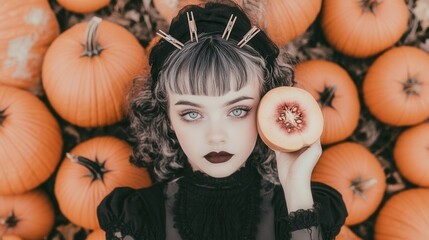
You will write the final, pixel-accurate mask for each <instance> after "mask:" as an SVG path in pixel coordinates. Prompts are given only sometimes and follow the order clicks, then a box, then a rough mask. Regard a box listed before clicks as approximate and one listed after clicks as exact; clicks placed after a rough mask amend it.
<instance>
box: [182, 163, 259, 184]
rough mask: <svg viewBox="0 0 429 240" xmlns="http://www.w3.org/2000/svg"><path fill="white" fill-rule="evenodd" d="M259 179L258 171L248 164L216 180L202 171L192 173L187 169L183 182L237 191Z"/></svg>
mask: <svg viewBox="0 0 429 240" xmlns="http://www.w3.org/2000/svg"><path fill="white" fill-rule="evenodd" d="M258 178H259V174H258V173H257V171H256V169H255V168H254V167H252V166H250V164H246V165H245V166H244V167H242V168H240V169H239V170H238V171H236V172H235V173H233V174H231V175H230V176H227V177H223V178H214V177H211V176H209V175H207V174H205V173H203V172H200V171H195V172H194V171H192V169H191V168H190V167H187V168H186V169H185V171H184V177H183V179H181V181H182V182H183V183H184V184H186V185H192V186H195V187H202V188H207V189H218V190H222V189H224V190H226V189H235V188H246V187H247V186H249V185H251V184H254V183H255V181H257V180H258Z"/></svg>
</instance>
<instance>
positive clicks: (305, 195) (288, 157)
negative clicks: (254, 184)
mask: <svg viewBox="0 0 429 240" xmlns="http://www.w3.org/2000/svg"><path fill="white" fill-rule="evenodd" d="M321 154H322V147H321V145H320V139H318V140H317V141H316V142H315V143H313V144H312V145H310V146H309V147H307V148H304V149H301V150H299V151H296V152H290V153H285V152H279V151H276V158H277V171H278V174H279V180H280V183H281V185H282V188H283V190H284V194H285V199H286V204H287V209H288V211H289V212H292V211H296V210H298V209H309V208H312V207H313V203H314V202H313V196H312V193H311V184H310V183H311V173H312V172H313V168H314V166H316V163H317V161H318V160H319V158H320V155H321Z"/></svg>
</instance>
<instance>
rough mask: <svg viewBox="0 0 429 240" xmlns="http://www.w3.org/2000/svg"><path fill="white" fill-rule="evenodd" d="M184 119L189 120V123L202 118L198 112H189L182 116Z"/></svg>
mask: <svg viewBox="0 0 429 240" xmlns="http://www.w3.org/2000/svg"><path fill="white" fill-rule="evenodd" d="M182 117H183V119H185V120H187V121H193V120H197V119H198V118H200V114H199V113H197V112H187V113H184V114H183V115H182Z"/></svg>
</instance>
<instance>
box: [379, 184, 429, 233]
mask: <svg viewBox="0 0 429 240" xmlns="http://www.w3.org/2000/svg"><path fill="white" fill-rule="evenodd" d="M428 199H429V189H426V188H415V189H409V190H405V191H403V192H400V193H397V194H396V195H394V196H392V197H391V198H390V199H388V200H387V202H386V204H385V205H384V206H383V207H382V209H381V210H380V212H379V214H378V216H377V219H376V222H375V234H374V236H375V240H409V239H429V232H428V226H429V222H428V219H429V201H428Z"/></svg>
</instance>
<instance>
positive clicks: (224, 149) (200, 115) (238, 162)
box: [168, 83, 260, 178]
mask: <svg viewBox="0 0 429 240" xmlns="http://www.w3.org/2000/svg"><path fill="white" fill-rule="evenodd" d="M259 100H260V98H259V90H258V86H257V84H255V83H248V84H247V85H246V86H244V87H243V88H241V89H240V90H239V91H230V92H228V93H227V94H225V95H223V96H218V97H216V96H215V97H214V96H197V95H181V94H175V93H172V92H171V91H168V102H169V103H168V105H169V110H168V113H169V117H170V122H171V127H172V129H173V130H174V131H175V133H176V136H177V138H178V140H179V143H180V146H181V147H182V149H183V151H184V153H185V154H186V156H187V157H188V161H189V163H190V165H191V166H192V169H193V170H194V171H197V170H198V171H201V172H204V173H206V174H207V175H209V176H212V177H216V178H221V177H227V176H229V175H231V174H232V173H234V172H235V171H237V170H238V169H239V168H240V167H242V166H243V165H244V163H245V162H246V160H247V158H248V157H249V156H250V154H251V153H252V151H253V149H254V147H255V143H256V139H257V136H258V132H257V129H256V110H257V107H258V103H259Z"/></svg>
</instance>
